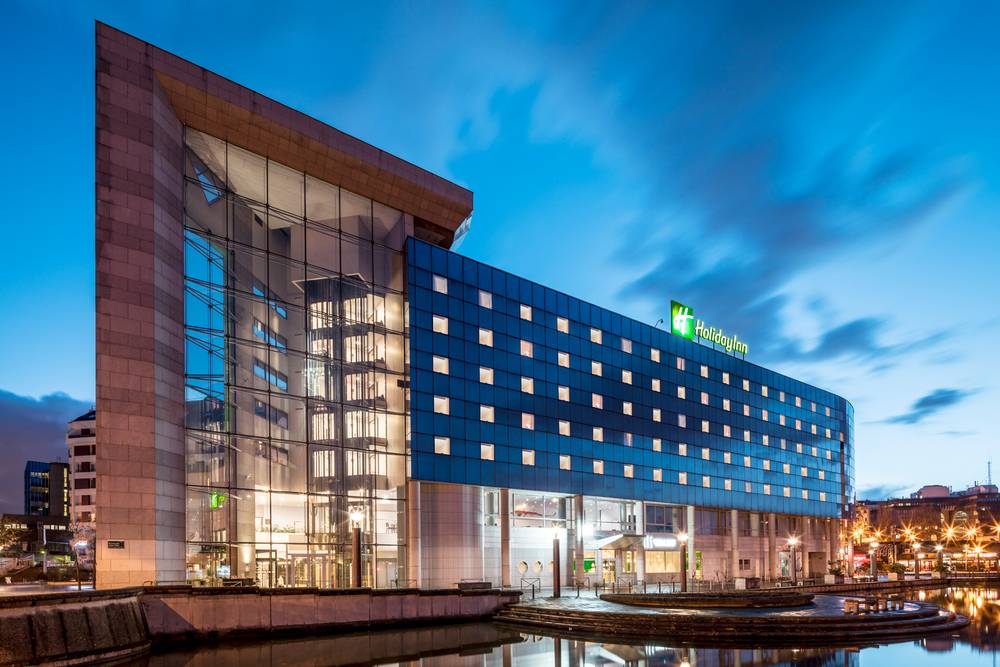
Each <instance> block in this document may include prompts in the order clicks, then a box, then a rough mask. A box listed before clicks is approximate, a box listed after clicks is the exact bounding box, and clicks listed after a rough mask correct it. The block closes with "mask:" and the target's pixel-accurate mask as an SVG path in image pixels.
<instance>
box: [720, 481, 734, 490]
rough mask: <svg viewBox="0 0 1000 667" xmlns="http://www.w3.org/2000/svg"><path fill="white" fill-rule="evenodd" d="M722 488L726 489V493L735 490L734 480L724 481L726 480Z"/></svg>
mask: <svg viewBox="0 0 1000 667" xmlns="http://www.w3.org/2000/svg"><path fill="white" fill-rule="evenodd" d="M722 488H724V489H725V490H726V491H732V490H733V480H731V479H724V480H722Z"/></svg>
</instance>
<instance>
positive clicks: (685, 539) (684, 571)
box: [677, 533, 688, 593]
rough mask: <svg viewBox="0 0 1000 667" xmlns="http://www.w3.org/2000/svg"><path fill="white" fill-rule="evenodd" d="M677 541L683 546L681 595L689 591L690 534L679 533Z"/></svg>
mask: <svg viewBox="0 0 1000 667" xmlns="http://www.w3.org/2000/svg"><path fill="white" fill-rule="evenodd" d="M677 541H678V542H680V544H681V593H687V589H688V566H687V558H688V557H687V551H688V549H687V546H688V534H687V533H677Z"/></svg>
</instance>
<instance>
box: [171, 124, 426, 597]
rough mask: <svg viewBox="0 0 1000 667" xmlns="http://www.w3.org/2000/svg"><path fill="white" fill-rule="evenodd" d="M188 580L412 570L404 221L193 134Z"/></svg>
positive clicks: (299, 582)
mask: <svg viewBox="0 0 1000 667" xmlns="http://www.w3.org/2000/svg"><path fill="white" fill-rule="evenodd" d="M185 146H186V149H185V182H184V216H185V235H184V237H185V243H184V275H185V287H184V289H185V294H184V296H185V299H184V322H185V330H184V335H185V353H184V354H185V359H184V361H185V407H186V416H185V419H186V422H185V427H186V448H187V451H186V487H185V488H186V505H187V507H186V517H187V518H186V544H187V577H188V579H189V580H217V579H219V578H225V577H234V578H248V579H256V580H257V581H258V582H259V583H260V584H261V585H262V586H303V585H308V586H319V587H335V586H346V585H349V582H350V566H351V523H350V519H349V517H348V514H349V511H350V510H351V509H352V508H356V507H357V508H361V509H362V512H363V514H364V519H363V520H362V522H361V524H362V535H363V543H364V544H363V550H362V551H363V558H364V562H363V568H362V571H363V573H364V574H363V583H364V584H365V585H373V586H389V585H391V582H393V581H394V580H396V578H397V577H398V576H399V574H398V573H399V572H400V571H401V569H402V567H403V566H404V563H403V559H404V549H403V545H404V544H405V536H404V535H403V530H404V527H405V525H406V521H405V504H406V498H405V489H406V486H405V482H406V479H407V469H408V460H407V447H408V443H407V440H408V434H407V429H408V425H407V418H406V414H407V409H406V407H407V406H406V401H407V397H406V384H407V383H406V370H407V368H406V364H407V360H406V351H407V344H406V337H407V331H406V312H405V299H404V290H405V274H404V266H405V261H404V254H403V251H404V240H405V238H406V222H405V220H406V218H405V216H404V215H403V214H402V213H401V212H400V211H397V210H394V209H391V208H389V207H386V206H383V205H381V204H379V203H377V202H373V201H371V200H369V199H366V198H364V197H360V196H358V195H356V194H353V193H351V192H349V191H347V190H344V189H341V188H338V187H337V186H335V185H332V184H330V183H326V182H323V181H319V180H317V179H315V178H312V177H310V176H308V175H305V174H303V173H302V172H299V171H295V170H292V169H289V168H288V167H286V166H284V165H282V164H278V163H276V162H274V161H272V160H269V159H267V158H265V157H263V156H260V155H256V154H254V153H251V152H249V151H246V150H244V149H242V148H240V147H238V146H235V145H233V144H227V143H226V142H224V141H221V140H219V139H216V138H214V137H211V136H208V135H205V134H203V133H200V132H197V131H194V130H191V129H187V130H186V132H185Z"/></svg>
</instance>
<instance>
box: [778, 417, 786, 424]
mask: <svg viewBox="0 0 1000 667" xmlns="http://www.w3.org/2000/svg"><path fill="white" fill-rule="evenodd" d="M778 423H779V424H781V425H782V426H784V425H785V415H778Z"/></svg>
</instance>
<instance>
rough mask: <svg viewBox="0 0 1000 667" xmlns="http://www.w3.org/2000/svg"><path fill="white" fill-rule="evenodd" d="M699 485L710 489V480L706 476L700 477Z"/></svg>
mask: <svg viewBox="0 0 1000 667" xmlns="http://www.w3.org/2000/svg"><path fill="white" fill-rule="evenodd" d="M701 485H702V486H703V487H705V488H706V489H710V488H712V478H711V477H709V476H708V475H702V476H701Z"/></svg>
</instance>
